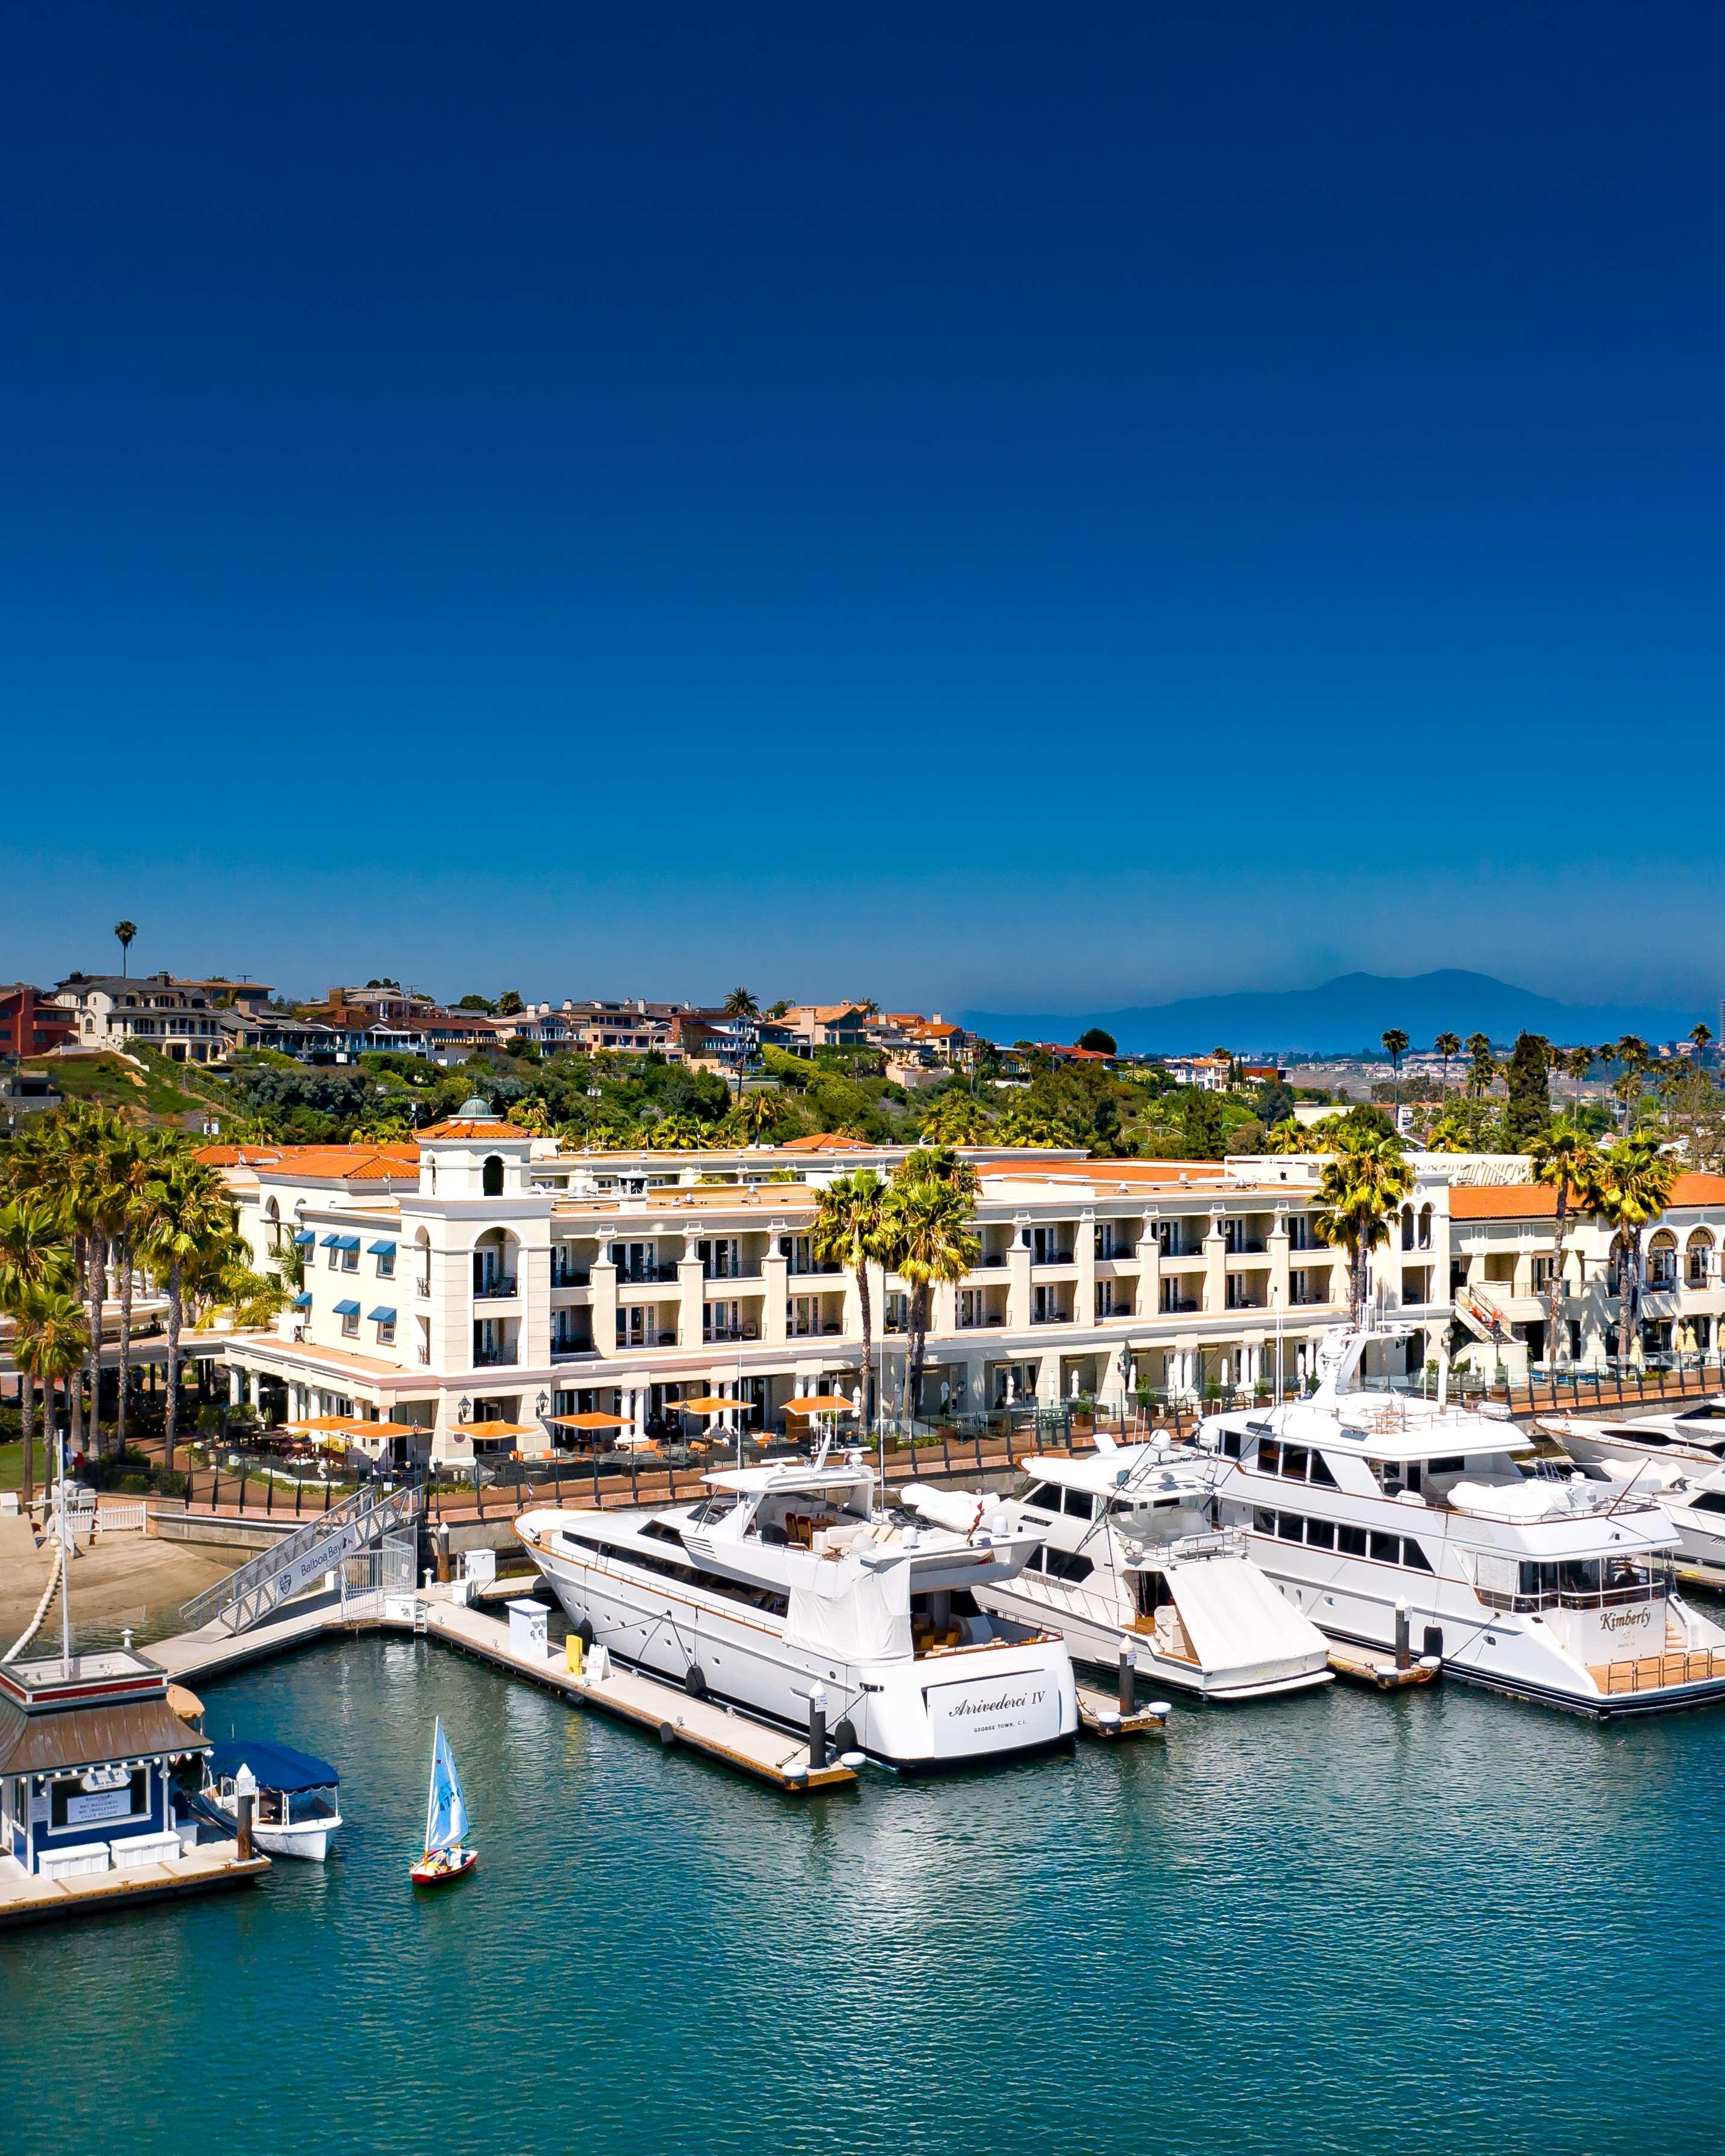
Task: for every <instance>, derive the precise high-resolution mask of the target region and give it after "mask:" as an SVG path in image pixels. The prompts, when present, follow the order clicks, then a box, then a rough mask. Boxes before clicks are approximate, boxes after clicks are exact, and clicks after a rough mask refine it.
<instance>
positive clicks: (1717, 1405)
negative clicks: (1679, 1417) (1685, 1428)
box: [1683, 1400, 1725, 1422]
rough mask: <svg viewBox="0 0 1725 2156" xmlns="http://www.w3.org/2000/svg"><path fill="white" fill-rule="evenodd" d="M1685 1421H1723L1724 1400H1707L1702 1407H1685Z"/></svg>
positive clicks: (1724, 1417)
mask: <svg viewBox="0 0 1725 2156" xmlns="http://www.w3.org/2000/svg"><path fill="white" fill-rule="evenodd" d="M1683 1420H1684V1421H1685V1422H1725V1400H1709V1401H1708V1402H1707V1405H1706V1406H1705V1407H1704V1408H1685V1409H1684V1410H1683Z"/></svg>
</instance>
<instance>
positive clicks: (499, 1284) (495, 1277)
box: [473, 1273, 516, 1302]
mask: <svg viewBox="0 0 1725 2156" xmlns="http://www.w3.org/2000/svg"><path fill="white" fill-rule="evenodd" d="M515 1292H516V1276H515V1275H514V1274H513V1273H493V1274H492V1275H491V1276H490V1279H489V1280H482V1281H475V1283H474V1289H473V1296H474V1300H475V1302H507V1301H510V1300H511V1297H512V1296H514V1294H515Z"/></svg>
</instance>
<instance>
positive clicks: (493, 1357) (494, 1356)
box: [473, 1347, 521, 1370]
mask: <svg viewBox="0 0 1725 2156" xmlns="http://www.w3.org/2000/svg"><path fill="white" fill-rule="evenodd" d="M520 1359H521V1358H520V1357H519V1356H518V1355H517V1354H516V1351H515V1349H514V1348H513V1347H475V1349H474V1351H473V1367H474V1368H475V1370H489V1369H495V1368H497V1367H498V1366H499V1365H500V1364H502V1363H516V1362H519V1361H520Z"/></svg>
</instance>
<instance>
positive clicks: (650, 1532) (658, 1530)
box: [641, 1520, 683, 1549]
mask: <svg viewBox="0 0 1725 2156" xmlns="http://www.w3.org/2000/svg"><path fill="white" fill-rule="evenodd" d="M641 1532H642V1533H643V1534H644V1535H647V1536H649V1537H651V1538H652V1540H653V1541H655V1542H656V1543H674V1544H675V1547H676V1548H678V1549H681V1548H682V1547H683V1537H681V1536H680V1534H679V1533H678V1532H677V1531H676V1529H675V1527H672V1526H670V1523H669V1522H666V1521H665V1520H649V1521H648V1522H647V1524H646V1526H645V1527H643V1528H642V1530H641Z"/></svg>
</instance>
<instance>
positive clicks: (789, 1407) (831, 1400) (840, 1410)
mask: <svg viewBox="0 0 1725 2156" xmlns="http://www.w3.org/2000/svg"><path fill="white" fill-rule="evenodd" d="M784 1411H785V1413H786V1414H799V1415H818V1414H855V1413H856V1404H855V1401H854V1400H847V1399H845V1395H844V1394H843V1393H804V1394H801V1395H800V1396H799V1397H798V1399H794V1400H787V1401H786V1402H785V1404H784Z"/></svg>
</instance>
